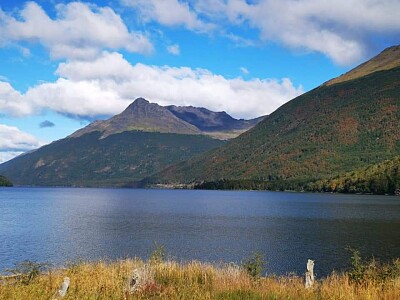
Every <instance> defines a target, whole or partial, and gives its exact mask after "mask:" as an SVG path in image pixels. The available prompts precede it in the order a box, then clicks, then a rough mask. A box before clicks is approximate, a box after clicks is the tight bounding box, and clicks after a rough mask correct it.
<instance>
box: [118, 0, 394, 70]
mask: <svg viewBox="0 0 400 300" xmlns="http://www.w3.org/2000/svg"><path fill="white" fill-rule="evenodd" d="M122 3H124V4H125V5H128V6H131V7H133V8H135V9H137V10H138V11H139V14H140V15H141V16H143V17H144V18H145V19H147V20H154V21H157V22H159V23H160V24H162V25H165V26H176V25H184V26H185V27H186V28H188V29H189V30H195V31H196V30H198V29H199V28H203V31H213V32H219V34H221V35H222V36H224V37H226V38H228V39H231V40H232V41H234V42H235V43H236V41H237V42H240V44H241V45H247V46H249V45H253V44H256V43H254V41H251V40H247V39H246V37H245V36H240V34H238V33H237V32H236V33H235V30H236V29H237V28H240V30H239V32H243V28H246V27H247V26H250V27H251V28H254V29H256V30H258V31H259V37H260V39H261V40H262V41H275V42H278V43H281V44H283V45H284V46H286V47H289V48H294V49H301V50H306V51H316V52H320V53H323V54H324V55H326V56H327V57H329V58H330V59H332V60H333V61H334V62H336V63H337V64H341V65H349V64H353V63H355V62H359V61H361V60H363V59H365V58H366V56H367V54H370V53H368V52H369V51H371V49H372V48H373V47H374V46H376V45H374V37H378V39H381V38H382V37H388V38H389V39H393V40H396V39H398V36H399V34H400V18H399V13H398V12H399V11H400V1H398V0H336V1H326V0H322V1H321V0H301V1H299V0H280V1H276V0H258V1H246V0H191V1H189V0H186V1H184V0H182V1H178V0H168V1H158V0H122Z"/></svg>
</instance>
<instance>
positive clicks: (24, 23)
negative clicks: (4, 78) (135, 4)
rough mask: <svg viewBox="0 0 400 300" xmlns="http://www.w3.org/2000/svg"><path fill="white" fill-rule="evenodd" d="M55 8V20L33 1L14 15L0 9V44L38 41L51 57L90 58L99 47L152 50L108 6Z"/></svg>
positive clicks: (146, 51)
mask: <svg viewBox="0 0 400 300" xmlns="http://www.w3.org/2000/svg"><path fill="white" fill-rule="evenodd" d="M55 8H56V11H57V16H56V18H55V19H51V18H50V17H49V16H48V15H47V13H46V12H45V11H44V10H43V8H42V7H40V6H39V5H38V4H36V3H35V2H28V3H27V4H26V6H25V7H24V8H23V9H22V10H20V11H19V12H18V17H14V16H13V15H11V14H7V13H5V12H4V11H2V10H1V9H0V45H5V44H7V43H11V42H19V41H28V42H32V43H40V44H42V45H43V46H44V47H46V48H48V49H49V51H50V55H51V56H52V57H53V58H55V59H58V58H75V59H76V58H78V59H87V58H94V57H95V56H96V55H98V54H99V52H101V50H102V49H125V50H127V51H130V52H139V53H149V52H151V51H152V50H153V46H152V44H151V43H150V41H149V40H148V39H147V37H146V36H144V35H143V34H142V33H139V32H132V31H131V32H129V30H128V29H127V27H126V26H125V24H124V22H123V21H122V19H121V17H120V16H119V15H117V14H116V13H115V12H114V11H113V10H112V9H111V8H109V7H97V6H95V5H89V4H84V3H81V2H71V3H68V4H58V5H56V7H55ZM24 54H25V55H26V54H29V53H28V52H26V51H25V52H24Z"/></svg>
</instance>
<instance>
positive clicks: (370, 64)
mask: <svg viewBox="0 0 400 300" xmlns="http://www.w3.org/2000/svg"><path fill="white" fill-rule="evenodd" d="M396 67H400V45H399V46H393V47H389V48H387V49H385V50H383V51H382V52H381V53H380V54H379V55H377V56H375V57H374V58H372V59H370V60H369V61H367V62H365V63H363V64H361V65H359V66H358V67H357V68H354V69H352V70H351V71H349V72H347V73H345V74H343V75H341V76H339V77H337V78H334V79H332V80H329V81H327V82H325V83H324V84H325V85H332V84H335V83H340V82H345V81H348V80H352V79H356V78H360V77H363V76H365V75H368V74H371V73H374V72H377V71H385V70H390V69H393V68H396Z"/></svg>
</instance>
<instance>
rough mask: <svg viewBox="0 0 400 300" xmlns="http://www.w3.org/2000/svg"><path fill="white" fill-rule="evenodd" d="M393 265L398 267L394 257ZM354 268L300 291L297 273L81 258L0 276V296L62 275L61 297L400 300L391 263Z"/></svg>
mask: <svg viewBox="0 0 400 300" xmlns="http://www.w3.org/2000/svg"><path fill="white" fill-rule="evenodd" d="M394 265H397V266H396V270H397V268H398V270H400V268H399V266H400V262H399V260H396V261H394ZM359 267H360V268H359V269H357V265H356V268H354V269H353V270H352V271H351V272H348V273H345V274H335V273H333V274H331V275H330V276H328V277H327V278H325V279H323V280H319V281H318V282H317V283H316V284H315V286H314V287H313V288H311V289H305V287H304V282H303V278H302V277H298V276H294V275H293V276H292V275H287V276H283V277H276V276H271V277H259V276H252V275H250V274H249V272H248V271H249V270H246V268H243V267H240V266H237V265H233V264H226V265H213V264H207V263H201V262H197V261H193V262H189V263H184V264H180V263H177V262H173V261H172V262H171V261H166V262H163V261H151V260H150V261H147V262H144V261H142V260H138V259H126V260H120V261H116V262H104V261H99V262H94V263H85V262H83V263H77V264H70V265H68V266H67V267H66V268H65V269H57V270H47V271H45V272H42V273H40V274H36V276H29V275H31V274H27V276H25V277H24V278H22V279H21V278H19V279H10V278H8V279H4V278H3V279H0V299H24V300H25V299H52V297H53V295H54V293H55V292H56V291H57V290H58V288H59V287H60V284H61V283H62V281H63V279H64V277H66V276H68V277H70V280H71V283H70V286H69V290H68V293H67V295H66V296H65V297H64V298H63V299H238V300H239V299H307V300H310V299H346V300H352V299H388V300H389V299H390V300H392V299H400V277H399V276H398V274H397V273H396V274H395V276H392V275H393V274H392V275H390V276H386V275H385V274H386V273H387V272H392V271H393V268H392V267H391V268H390V269H386V271H385V268H383V269H382V268H381V269H380V271H379V272H380V273H379V274H381V275H382V276H383V277H379V278H378V277H377V273H376V272H375V271H376V270H377V269H376V266H371V265H370V266H369V267H368V268H367V269H366V268H364V267H365V266H362V265H359ZM374 268H375V271H374ZM134 269H139V270H142V271H143V270H144V273H146V274H145V277H146V280H145V283H144V284H143V285H142V286H141V288H140V289H139V290H138V291H137V292H135V293H134V294H131V295H130V294H128V293H126V292H125V290H126V288H127V286H128V285H129V279H130V277H131V274H132V271H133V270H134ZM398 270H397V271H398ZM397 271H396V272H397ZM371 272H372V273H371ZM374 272H375V273H374ZM385 272H386V273H385ZM253 275H254V274H253ZM58 299H60V298H58Z"/></svg>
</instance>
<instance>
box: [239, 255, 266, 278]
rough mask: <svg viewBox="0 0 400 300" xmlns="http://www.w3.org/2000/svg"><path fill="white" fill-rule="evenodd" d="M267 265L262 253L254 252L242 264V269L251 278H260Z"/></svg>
mask: <svg viewBox="0 0 400 300" xmlns="http://www.w3.org/2000/svg"><path fill="white" fill-rule="evenodd" d="M265 263H266V261H265V259H264V256H263V255H262V254H261V253H260V252H253V253H252V255H251V256H250V257H249V258H247V259H246V260H245V261H244V262H243V263H242V267H243V268H244V269H245V270H246V272H247V274H249V275H250V276H251V277H253V278H259V277H260V276H261V273H262V270H263V268H264V265H265Z"/></svg>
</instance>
